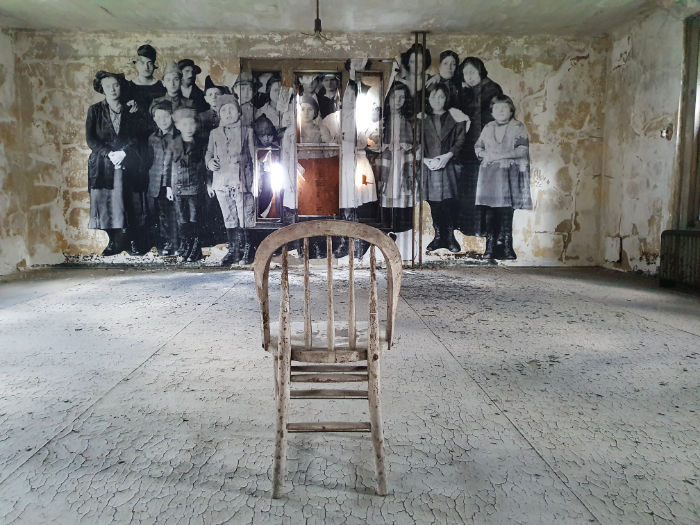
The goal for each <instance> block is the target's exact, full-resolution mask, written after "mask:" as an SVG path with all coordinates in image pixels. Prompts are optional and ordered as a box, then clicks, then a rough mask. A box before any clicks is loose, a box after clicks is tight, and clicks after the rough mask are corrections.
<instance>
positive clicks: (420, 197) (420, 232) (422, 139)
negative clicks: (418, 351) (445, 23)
mask: <svg viewBox="0 0 700 525" xmlns="http://www.w3.org/2000/svg"><path fill="white" fill-rule="evenodd" d="M421 33H422V34H423V42H422V44H423V48H422V49H421V54H422V60H421V74H422V81H423V83H422V86H423V87H422V89H421V105H420V112H421V117H422V118H421V127H420V146H421V147H420V163H419V166H420V173H421V175H420V181H419V183H418V200H419V204H418V206H419V208H418V227H419V228H420V229H419V230H418V267H419V268H422V267H423V170H424V169H425V166H424V164H423V150H424V149H425V148H424V143H425V125H424V124H425V123H424V122H423V120H425V69H426V68H425V47H426V31H421ZM416 36H417V35H416Z"/></svg>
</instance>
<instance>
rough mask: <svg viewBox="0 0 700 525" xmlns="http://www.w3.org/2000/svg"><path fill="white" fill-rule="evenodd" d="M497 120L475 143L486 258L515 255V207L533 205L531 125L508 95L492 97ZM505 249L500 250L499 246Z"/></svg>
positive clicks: (477, 192)
mask: <svg viewBox="0 0 700 525" xmlns="http://www.w3.org/2000/svg"><path fill="white" fill-rule="evenodd" d="M491 114H492V115H493V118H494V120H493V121H492V122H489V123H488V124H486V125H485V126H484V129H483V130H482V131H481V135H480V136H479V139H478V140H477V141H476V144H475V145H474V151H475V152H476V156H477V157H478V158H479V159H480V160H481V164H480V166H479V178H478V180H477V183H476V204H477V205H481V206H484V207H485V213H484V219H485V230H486V231H485V233H486V249H485V250H484V255H483V256H482V257H483V258H484V259H494V258H496V259H510V260H512V259H515V258H516V257H517V256H516V255H515V251H514V250H513V210H515V209H523V210H531V209H532V198H531V196H530V142H529V138H528V134H527V129H525V126H524V125H523V123H522V122H520V121H518V120H515V118H514V117H515V105H514V104H513V101H512V100H511V99H510V98H509V97H507V96H505V95H499V96H496V97H494V98H493V99H492V100H491ZM497 245H502V246H503V253H502V254H501V253H496V246H497Z"/></svg>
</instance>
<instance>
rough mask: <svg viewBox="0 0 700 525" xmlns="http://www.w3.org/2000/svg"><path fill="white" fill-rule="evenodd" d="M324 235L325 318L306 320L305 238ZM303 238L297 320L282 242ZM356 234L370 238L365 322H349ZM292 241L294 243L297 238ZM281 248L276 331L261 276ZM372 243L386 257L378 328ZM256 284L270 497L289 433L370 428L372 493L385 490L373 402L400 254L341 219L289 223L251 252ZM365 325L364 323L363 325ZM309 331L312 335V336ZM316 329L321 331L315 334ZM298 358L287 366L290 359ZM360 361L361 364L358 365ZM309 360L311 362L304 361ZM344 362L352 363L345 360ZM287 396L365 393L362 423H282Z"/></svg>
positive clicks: (278, 485)
mask: <svg viewBox="0 0 700 525" xmlns="http://www.w3.org/2000/svg"><path fill="white" fill-rule="evenodd" d="M310 237H325V238H326V253H327V256H326V261H327V264H326V268H327V269H326V272H327V283H328V284H327V309H326V308H324V310H326V311H325V312H324V317H325V318H326V319H325V321H321V322H314V321H312V313H311V299H310V297H311V293H310V292H311V291H310V284H309V283H310V280H309V238H310ZM333 237H347V238H348V247H349V248H348V249H349V254H348V255H349V262H348V319H347V322H338V321H336V319H335V313H334V301H333V282H334V278H333V261H332V259H333V251H332V238H333ZM302 239H303V247H304V250H303V252H304V320H303V322H295V323H292V322H291V319H290V291H289V278H288V268H289V262H288V256H287V251H288V248H287V245H288V244H289V243H292V242H294V241H300V240H302ZM355 239H361V240H363V241H365V242H367V243H369V245H370V246H369V254H370V261H369V263H370V267H369V291H368V295H369V305H368V313H369V319H368V322H367V323H366V325H363V324H362V323H359V322H356V319H355V315H356V309H355V268H354V265H355V258H354V247H355V242H354V240H355ZM297 244H298V243H297ZM280 247H281V248H282V256H281V257H282V272H281V283H280V308H279V325H278V327H277V328H278V330H275V329H274V327H273V329H272V333H271V326H270V301H269V296H268V279H269V273H270V261H271V259H272V257H273V254H274V253H275V252H276V251H278V250H279V249H280ZM375 247H377V248H379V249H380V250H381V252H382V254H383V255H384V260H385V261H386V292H387V293H386V306H387V312H386V314H387V315H386V322H385V324H384V323H383V324H384V326H382V327H380V322H379V315H378V311H377V310H378V306H377V305H378V302H379V299H378V294H377V277H376V273H377V271H376V255H375ZM253 268H254V271H255V284H256V287H257V291H258V298H259V299H260V311H261V315H262V341H263V342H262V346H263V349H265V351H273V352H274V378H275V398H276V401H277V422H276V440H275V458H274V469H273V492H272V497H273V498H277V497H279V496H280V492H281V490H282V487H283V484H284V478H285V476H286V461H287V433H288V432H371V434H372V445H373V447H374V456H375V466H376V471H377V493H378V494H380V495H385V494H386V493H387V486H386V472H385V469H384V434H383V429H382V415H381V407H380V399H379V396H380V384H379V383H380V374H379V358H380V356H381V355H382V352H384V351H386V350H389V348H390V347H391V339H392V334H393V330H394V321H395V318H396V306H397V303H398V298H399V290H400V287H401V254H400V253H399V250H398V248H397V247H396V245H395V244H394V242H393V241H392V240H391V239H390V238H389V237H388V236H387V235H385V234H384V233H382V232H381V231H379V230H377V229H376V228H372V227H370V226H367V225H364V224H360V223H356V222H346V221H336V220H318V221H308V222H301V223H296V224H293V225H291V226H287V227H285V228H282V229H280V230H278V231H276V232H274V233H272V234H271V235H270V236H268V237H267V238H266V239H265V240H264V241H263V242H262V243H260V246H259V248H258V250H257V253H256V255H255V261H254V263H253ZM365 326H366V327H365ZM312 332H313V333H314V334H317V335H316V337H315V338H314V337H312ZM319 334H321V335H319ZM292 361H295V362H300V363H305V364H294V365H292V364H291V362H292ZM361 362H365V363H364V364H362V363H361ZM308 363H311V364H308ZM348 363H354V364H352V365H350V364H348ZM349 382H353V383H354V382H367V390H357V389H342V390H341V389H328V388H315V389H307V390H291V389H290V383H317V384H318V383H322V384H327V383H349ZM290 398H291V399H367V400H368V401H369V414H370V421H369V422H347V421H329V422H300V423H289V422H288V412H289V403H290Z"/></svg>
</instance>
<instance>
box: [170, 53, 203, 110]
mask: <svg viewBox="0 0 700 525" xmlns="http://www.w3.org/2000/svg"><path fill="white" fill-rule="evenodd" d="M177 67H178V69H179V70H180V71H181V72H182V79H181V80H180V93H182V96H183V98H186V99H189V100H191V101H192V107H193V108H194V109H196V110H197V112H199V113H201V112H202V111H206V110H207V109H209V104H207V102H206V101H205V100H204V91H202V90H201V89H200V88H199V86H197V83H196V79H197V75H199V74H200V73H201V72H202V68H201V67H199V66H198V65H197V64H195V63H194V61H193V60H192V59H190V58H183V59H182V60H180V61H179V62H178V63H177Z"/></svg>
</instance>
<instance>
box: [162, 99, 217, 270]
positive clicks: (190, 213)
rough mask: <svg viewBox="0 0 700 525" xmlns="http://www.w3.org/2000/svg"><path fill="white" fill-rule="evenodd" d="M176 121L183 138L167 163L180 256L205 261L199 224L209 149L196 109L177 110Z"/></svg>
mask: <svg viewBox="0 0 700 525" xmlns="http://www.w3.org/2000/svg"><path fill="white" fill-rule="evenodd" d="M173 121H174V123H175V127H176V128H177V130H178V131H179V132H180V134H179V135H177V136H175V138H174V139H173V140H172V142H171V144H170V151H169V153H170V154H169V158H168V159H167V160H168V161H170V165H171V168H170V178H169V180H168V182H169V184H168V186H167V187H166V192H167V195H168V196H169V197H171V198H172V199H173V201H174V203H175V213H176V215H177V222H178V226H179V231H180V240H181V244H180V246H179V247H178V253H179V254H180V256H181V257H182V260H183V261H187V262H194V261H199V260H200V259H202V257H203V255H202V249H201V245H200V241H199V221H200V216H201V207H202V197H203V193H204V192H205V179H206V172H207V170H206V167H205V160H204V154H205V149H206V145H204V144H202V143H200V142H199V140H197V138H196V132H197V111H196V110H195V109H194V108H182V107H181V108H179V109H176V110H175V111H173Z"/></svg>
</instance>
